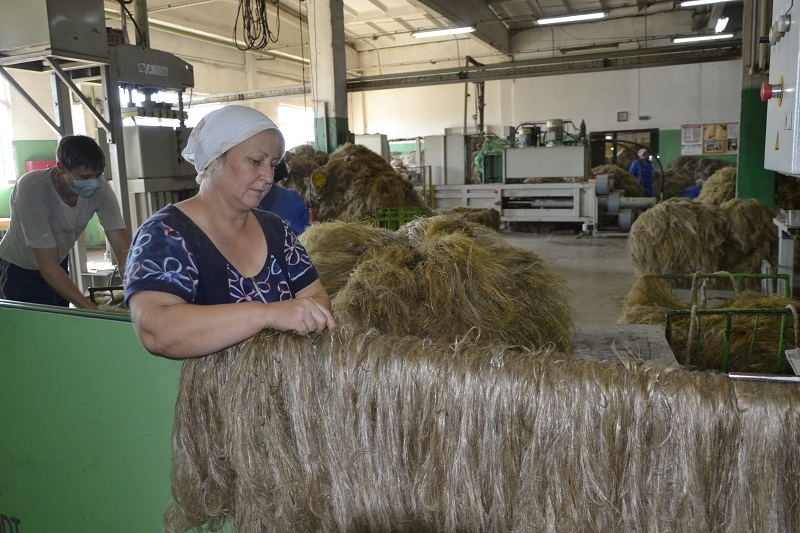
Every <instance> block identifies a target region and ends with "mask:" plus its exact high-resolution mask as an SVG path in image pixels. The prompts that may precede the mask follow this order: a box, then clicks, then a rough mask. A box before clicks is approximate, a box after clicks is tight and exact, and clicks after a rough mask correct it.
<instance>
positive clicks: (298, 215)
mask: <svg viewBox="0 0 800 533" xmlns="http://www.w3.org/2000/svg"><path fill="white" fill-rule="evenodd" d="M288 177H289V168H288V167H287V166H286V161H283V160H281V162H280V163H278V165H277V166H276V167H275V177H274V181H275V182H274V184H273V185H272V187H270V188H269V191H268V192H267V194H266V196H264V199H263V200H261V203H260V204H259V205H258V207H260V208H261V209H263V210H265V211H271V212H273V213H275V214H276V215H278V216H279V217H281V218H282V219H283V220H285V221H286V222H288V223H289V228H291V230H292V231H293V232H294V234H295V235H300V234H301V233H303V232H304V231H305V230H306V228H307V227H308V226H310V225H311V213H310V212H309V211H308V206H306V203H305V202H304V201H303V197H302V196H300V193H299V192H297V191H296V190H294V189H289V188H287V187H284V186H283V185H281V182H283V181H285V180H286V179H287V178H288Z"/></svg>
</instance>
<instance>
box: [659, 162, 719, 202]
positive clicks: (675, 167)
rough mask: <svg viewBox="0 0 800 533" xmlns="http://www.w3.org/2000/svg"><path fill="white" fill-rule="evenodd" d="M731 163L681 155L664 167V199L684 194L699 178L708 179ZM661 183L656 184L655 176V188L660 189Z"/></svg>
mask: <svg viewBox="0 0 800 533" xmlns="http://www.w3.org/2000/svg"><path fill="white" fill-rule="evenodd" d="M727 166H730V164H728V163H726V162H725V161H721V160H719V159H703V158H699V157H692V156H681V157H679V158H678V159H675V160H674V161H672V162H671V163H670V164H669V165H667V166H666V168H664V199H667V198H673V197H676V196H680V195H681V194H683V191H685V190H686V188H687V187H691V186H692V185H694V184H695V182H697V180H698V179H703V180H705V179H708V177H709V176H711V175H712V174H714V173H715V172H716V171H718V170H719V169H721V168H723V167H727ZM660 188H661V184H660V183H658V185H657V184H656V179H655V177H654V178H653V189H654V190H660Z"/></svg>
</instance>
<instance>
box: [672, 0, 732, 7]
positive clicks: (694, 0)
mask: <svg viewBox="0 0 800 533" xmlns="http://www.w3.org/2000/svg"><path fill="white" fill-rule="evenodd" d="M734 1H735V0H685V1H684V2H681V7H694V6H704V5H707V4H722V3H723V2H734Z"/></svg>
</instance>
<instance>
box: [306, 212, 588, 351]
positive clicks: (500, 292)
mask: <svg viewBox="0 0 800 533" xmlns="http://www.w3.org/2000/svg"><path fill="white" fill-rule="evenodd" d="M300 241H301V242H302V243H303V245H304V246H305V247H306V250H307V251H308V253H309V255H310V256H311V257H312V258H313V259H314V263H315V265H316V267H317V271H318V272H319V275H320V279H321V280H322V283H323V285H325V288H326V289H327V290H328V293H329V294H330V296H331V308H332V311H333V314H334V317H335V318H336V321H337V323H339V324H340V325H343V326H349V327H352V328H355V329H357V330H359V331H368V330H370V329H373V328H374V329H377V330H378V331H380V332H382V333H385V334H387V335H398V336H403V335H414V336H418V337H424V338H427V339H430V340H433V341H435V342H444V343H452V342H455V341H457V340H458V339H459V338H460V337H463V336H465V335H467V334H468V333H469V332H470V331H471V330H475V333H477V334H478V335H479V336H480V337H481V338H482V339H485V340H487V341H492V342H503V343H506V344H511V345H521V346H525V347H529V348H539V347H542V346H545V345H548V344H552V345H553V346H554V347H555V348H556V349H557V350H559V351H562V352H564V353H571V351H572V326H573V319H572V310H571V309H570V307H569V305H570V304H569V302H570V293H569V290H568V288H567V284H566V280H564V278H562V277H561V276H559V275H557V274H555V273H554V272H552V271H551V270H550V269H549V267H548V266H547V265H546V264H545V262H544V260H542V258H541V257H539V256H538V255H537V254H536V253H534V252H531V251H527V250H522V249H521V248H517V247H514V246H511V245H510V244H508V243H507V242H506V241H504V240H503V238H502V237H500V236H499V235H498V234H497V232H495V231H493V230H491V229H489V228H487V227H485V226H482V225H480V224H476V223H473V222H469V221H467V220H465V219H463V218H461V217H459V216H454V215H450V216H448V215H439V216H435V217H427V218H418V219H415V220H413V221H411V222H408V223H406V224H405V225H404V226H402V227H401V228H400V229H399V230H397V231H396V232H392V231H389V230H385V229H380V228H374V227H370V226H365V225H361V224H355V223H343V222H327V223H318V224H313V225H312V226H311V227H310V228H308V229H307V230H306V231H305V232H304V233H303V235H302V236H301V237H300Z"/></svg>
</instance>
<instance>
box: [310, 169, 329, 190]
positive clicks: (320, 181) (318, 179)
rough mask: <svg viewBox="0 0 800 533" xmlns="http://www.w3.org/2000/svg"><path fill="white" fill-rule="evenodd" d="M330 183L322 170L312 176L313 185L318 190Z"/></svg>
mask: <svg viewBox="0 0 800 533" xmlns="http://www.w3.org/2000/svg"><path fill="white" fill-rule="evenodd" d="M327 182H328V176H326V175H325V173H324V172H322V171H321V170H317V171H316V172H314V173H313V174H311V183H313V184H314V187H316V188H317V189H321V188H323V187H324V186H325V183H327Z"/></svg>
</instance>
